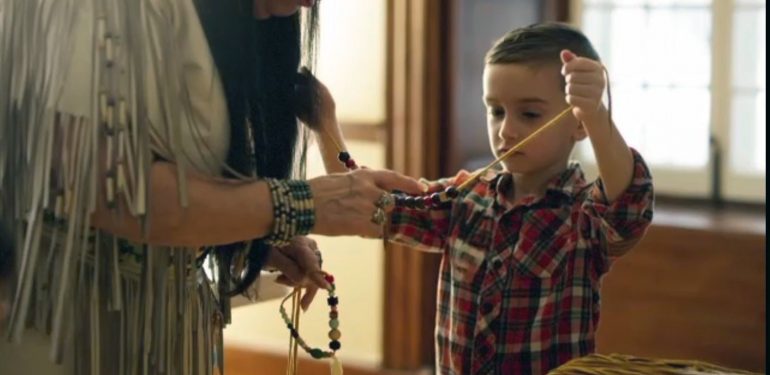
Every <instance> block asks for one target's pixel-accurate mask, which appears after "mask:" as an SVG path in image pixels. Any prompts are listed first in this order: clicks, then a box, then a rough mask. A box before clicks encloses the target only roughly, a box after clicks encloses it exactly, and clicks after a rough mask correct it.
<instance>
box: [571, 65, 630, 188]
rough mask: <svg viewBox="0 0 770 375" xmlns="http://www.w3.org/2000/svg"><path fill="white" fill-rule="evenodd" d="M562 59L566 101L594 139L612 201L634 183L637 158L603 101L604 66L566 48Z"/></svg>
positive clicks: (601, 174)
mask: <svg viewBox="0 0 770 375" xmlns="http://www.w3.org/2000/svg"><path fill="white" fill-rule="evenodd" d="M561 60H562V75H564V79H565V82H566V85H565V89H564V90H565V94H566V100H567V103H569V104H571V105H572V106H573V107H574V109H573V114H574V115H575V117H576V118H577V119H578V120H580V121H581V123H582V124H583V126H584V127H585V130H586V132H587V133H588V137H589V138H590V139H591V145H592V146H593V149H594V155H595V156H596V163H597V165H598V167H599V175H600V176H601V179H602V182H603V184H604V192H605V198H606V199H607V203H612V202H613V201H614V200H615V199H616V198H617V197H618V196H620V195H621V194H622V193H623V192H624V191H625V190H626V188H628V186H629V184H630V183H631V179H632V175H633V169H634V158H633V155H632V153H631V150H630V149H629V148H628V145H626V141H625V140H624V139H623V137H622V136H621V135H620V132H619V131H618V129H617V128H616V127H615V124H613V123H611V122H610V119H609V116H608V114H607V109H606V108H605V107H604V105H603V104H602V95H603V93H604V89H605V87H606V85H607V82H606V79H605V75H604V67H603V66H602V65H601V64H600V63H599V62H597V61H595V60H591V59H587V58H583V57H578V56H576V55H575V54H574V53H572V52H570V51H567V50H564V51H562V52H561Z"/></svg>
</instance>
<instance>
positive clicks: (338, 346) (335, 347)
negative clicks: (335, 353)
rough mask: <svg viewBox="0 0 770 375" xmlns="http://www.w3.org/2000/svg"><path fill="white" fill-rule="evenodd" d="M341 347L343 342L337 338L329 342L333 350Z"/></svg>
mask: <svg viewBox="0 0 770 375" xmlns="http://www.w3.org/2000/svg"><path fill="white" fill-rule="evenodd" d="M341 347H342V344H340V342H339V341H337V340H332V342H330V343H329V348H330V349H331V350H340V348H341Z"/></svg>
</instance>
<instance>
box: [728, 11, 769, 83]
mask: <svg viewBox="0 0 770 375" xmlns="http://www.w3.org/2000/svg"><path fill="white" fill-rule="evenodd" d="M733 30H734V31H733V61H732V64H733V69H732V72H733V87H735V88H744V89H746V88H756V87H765V71H766V65H765V61H766V60H765V57H766V53H765V40H766V39H765V8H764V7H762V8H758V7H754V8H747V9H736V11H735V16H734V18H733Z"/></svg>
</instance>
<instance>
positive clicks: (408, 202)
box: [406, 196, 417, 208]
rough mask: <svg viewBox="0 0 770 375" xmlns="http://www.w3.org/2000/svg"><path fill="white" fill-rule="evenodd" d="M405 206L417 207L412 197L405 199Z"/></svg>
mask: <svg viewBox="0 0 770 375" xmlns="http://www.w3.org/2000/svg"><path fill="white" fill-rule="evenodd" d="M406 206H407V207H409V208H416V207H417V200H416V199H414V197H411V196H409V197H406Z"/></svg>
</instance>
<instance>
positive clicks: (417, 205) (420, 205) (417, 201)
mask: <svg viewBox="0 0 770 375" xmlns="http://www.w3.org/2000/svg"><path fill="white" fill-rule="evenodd" d="M413 198H414V207H415V208H419V209H423V208H425V201H424V200H422V197H413Z"/></svg>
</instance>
